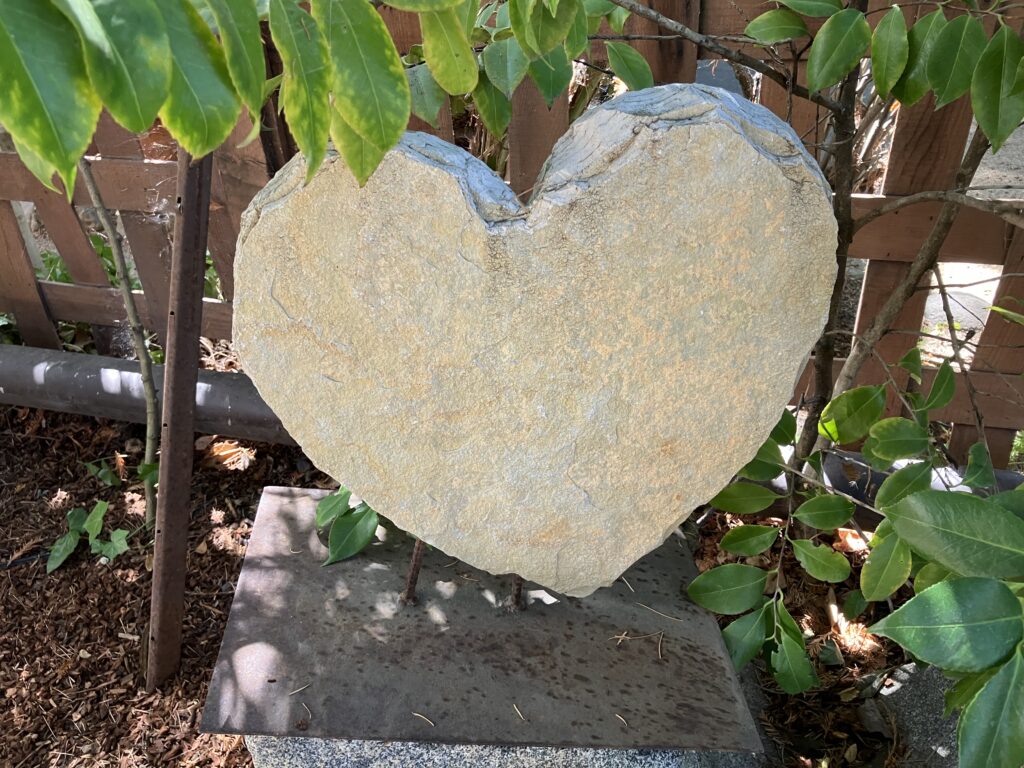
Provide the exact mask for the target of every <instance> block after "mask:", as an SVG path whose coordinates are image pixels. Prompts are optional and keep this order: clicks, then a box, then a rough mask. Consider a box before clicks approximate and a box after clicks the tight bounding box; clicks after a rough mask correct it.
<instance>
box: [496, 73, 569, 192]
mask: <svg viewBox="0 0 1024 768" xmlns="http://www.w3.org/2000/svg"><path fill="white" fill-rule="evenodd" d="M568 127H569V99H568V97H567V96H566V95H565V94H563V95H561V96H559V97H558V98H557V99H556V100H555V103H554V104H553V105H552V106H551V108H550V109H548V105H547V103H546V102H545V101H544V97H543V96H541V94H540V91H539V90H537V86H536V85H534V83H533V80H531V79H529V78H527V79H525V80H524V81H523V84H522V85H520V86H519V87H518V88H517V89H516V92H515V93H514V94H513V96H512V123H511V124H510V125H509V128H508V145H509V156H508V181H509V185H510V186H511V187H512V189H513V190H515V192H516V194H517V195H519V196H520V197H521V198H523V199H526V198H527V197H529V196H530V192H532V191H533V185H534V184H535V183H536V182H537V176H538V175H539V174H540V169H541V167H542V166H543V165H544V163H545V161H546V160H547V159H548V155H549V154H551V148H552V147H553V146H554V145H555V142H556V141H558V139H559V138H560V137H561V135H562V134H563V133H565V131H566V130H567V129H568Z"/></svg>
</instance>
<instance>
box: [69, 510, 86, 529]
mask: <svg viewBox="0 0 1024 768" xmlns="http://www.w3.org/2000/svg"><path fill="white" fill-rule="evenodd" d="M67 518H68V530H69V531H77V532H78V533H85V518H86V514H85V510H84V509H82V508H81V507H75V508H74V509H72V510H71V511H70V512H68V514H67Z"/></svg>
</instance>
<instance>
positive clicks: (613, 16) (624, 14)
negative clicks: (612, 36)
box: [608, 5, 629, 35]
mask: <svg viewBox="0 0 1024 768" xmlns="http://www.w3.org/2000/svg"><path fill="white" fill-rule="evenodd" d="M627 19H629V11H627V10H626V9H625V8H623V7H622V6H621V5H617V6H615V8H613V9H612V12H611V13H609V14H608V26H609V27H611V28H612V30H613V31H614V32H616V33H617V34H620V35H621V34H622V33H623V31H624V30H625V28H626V21H627Z"/></svg>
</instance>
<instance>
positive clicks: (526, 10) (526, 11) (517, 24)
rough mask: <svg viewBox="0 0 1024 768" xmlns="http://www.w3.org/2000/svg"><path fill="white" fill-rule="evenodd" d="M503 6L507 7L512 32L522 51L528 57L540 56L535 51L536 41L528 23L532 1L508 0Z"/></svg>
mask: <svg viewBox="0 0 1024 768" xmlns="http://www.w3.org/2000/svg"><path fill="white" fill-rule="evenodd" d="M534 2H536V0H534ZM505 7H506V8H508V19H509V25H510V26H511V27H512V34H513V35H514V36H515V39H516V41H517V42H518V43H519V47H520V48H521V49H522V50H523V53H525V54H526V55H527V57H528V58H530V59H535V58H537V57H538V56H540V54H539V53H538V52H537V41H536V40H535V39H534V36H533V27H532V26H531V25H530V12H531V11H532V10H533V3H532V2H530V0H508V2H507V3H506V4H505Z"/></svg>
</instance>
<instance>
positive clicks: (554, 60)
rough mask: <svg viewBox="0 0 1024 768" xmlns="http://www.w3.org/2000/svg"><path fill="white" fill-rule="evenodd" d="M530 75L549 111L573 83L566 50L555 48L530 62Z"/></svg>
mask: <svg viewBox="0 0 1024 768" xmlns="http://www.w3.org/2000/svg"><path fill="white" fill-rule="evenodd" d="M529 73H530V79H531V80H533V82H534V83H536V85H537V89H538V90H539V91H540V93H541V96H543V97H544V101H545V102H547V105H548V109H550V108H551V105H552V104H554V103H555V99H557V98H558V96H559V94H561V93H562V92H563V91H564V90H565V89H566V88H568V87H569V83H570V82H572V64H571V63H570V61H569V58H568V57H567V56H566V55H565V49H564V48H555V50H553V51H551V52H550V53H549V54H547V55H546V56H544V57H542V58H539V59H537V60H536V61H532V62H530V68H529Z"/></svg>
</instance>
